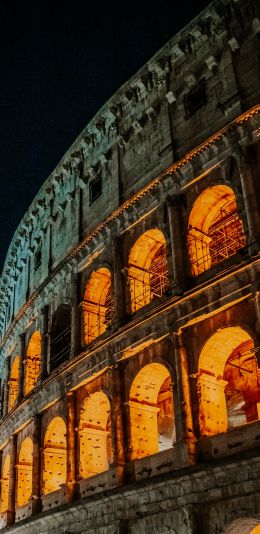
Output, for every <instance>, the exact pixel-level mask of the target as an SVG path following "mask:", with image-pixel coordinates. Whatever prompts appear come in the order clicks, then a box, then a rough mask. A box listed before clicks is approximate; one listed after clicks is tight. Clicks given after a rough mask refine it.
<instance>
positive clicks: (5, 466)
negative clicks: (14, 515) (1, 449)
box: [1, 454, 10, 513]
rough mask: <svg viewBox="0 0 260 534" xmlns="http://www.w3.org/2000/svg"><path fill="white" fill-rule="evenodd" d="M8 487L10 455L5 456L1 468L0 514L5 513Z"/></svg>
mask: <svg viewBox="0 0 260 534" xmlns="http://www.w3.org/2000/svg"><path fill="white" fill-rule="evenodd" d="M9 487H10V455H9V454H7V455H6V457H5V459H4V461H3V467H2V479H1V513H4V512H7V510H8V500H9Z"/></svg>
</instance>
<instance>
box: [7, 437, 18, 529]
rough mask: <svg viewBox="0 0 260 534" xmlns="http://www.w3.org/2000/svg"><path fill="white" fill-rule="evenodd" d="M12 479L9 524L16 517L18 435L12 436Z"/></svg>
mask: <svg viewBox="0 0 260 534" xmlns="http://www.w3.org/2000/svg"><path fill="white" fill-rule="evenodd" d="M10 440H11V444H10V481H9V495H8V511H7V525H8V526H9V525H12V523H14V518H15V491H16V462H17V435H16V434H15V435H14V436H11V438H10Z"/></svg>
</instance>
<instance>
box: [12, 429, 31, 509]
mask: <svg viewBox="0 0 260 534" xmlns="http://www.w3.org/2000/svg"><path fill="white" fill-rule="evenodd" d="M32 465H33V442H32V440H31V438H25V439H24V441H23V442H22V444H21V448H20V453H19V456H18V465H17V488H16V504H17V506H24V505H25V504H26V503H27V502H28V501H29V499H30V497H31V495H32Z"/></svg>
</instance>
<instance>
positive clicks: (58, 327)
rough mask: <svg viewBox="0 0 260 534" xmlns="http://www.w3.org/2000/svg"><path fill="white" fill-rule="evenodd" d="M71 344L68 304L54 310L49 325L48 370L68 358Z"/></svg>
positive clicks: (51, 369)
mask: <svg viewBox="0 0 260 534" xmlns="http://www.w3.org/2000/svg"><path fill="white" fill-rule="evenodd" d="M70 344H71V312H70V307H69V305H68V304H61V305H60V306H59V307H58V309H57V310H56V312H55V314H54V316H53V320H52V326H51V339H50V371H53V369H56V368H57V367H59V365H61V364H62V363H63V362H65V361H66V360H67V359H68V358H69V354H70Z"/></svg>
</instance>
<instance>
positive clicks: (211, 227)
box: [188, 184, 246, 276]
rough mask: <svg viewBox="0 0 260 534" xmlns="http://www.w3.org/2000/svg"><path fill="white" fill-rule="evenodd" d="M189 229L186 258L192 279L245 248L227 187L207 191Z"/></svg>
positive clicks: (196, 205)
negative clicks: (187, 255) (187, 258)
mask: <svg viewBox="0 0 260 534" xmlns="http://www.w3.org/2000/svg"><path fill="white" fill-rule="evenodd" d="M188 225H189V228H188V254H189V259H190V265H191V272H192V274H193V275H194V276H197V275H198V274H200V273H202V272H204V271H206V270H207V269H209V268H210V267H213V266H214V265H217V264H218V263H220V262H221V261H223V260H225V259H226V258H229V257H230V256H232V255H233V254H235V253H236V252H237V251H238V250H239V249H241V248H243V247H244V246H245V244H246V238H245V234H244V229H243V223H242V220H241V218H240V217H239V214H238V211H237V203H236V197H235V193H234V191H233V190H232V189H231V187H229V186H227V185H223V184H221V185H214V186H213V187H208V188H207V189H205V190H204V191H203V192H202V193H201V194H200V195H199V197H198V198H197V199H196V200H195V202H194V204H193V206H192V209H191V212H190V216H189V223H188Z"/></svg>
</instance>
